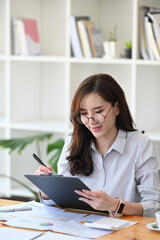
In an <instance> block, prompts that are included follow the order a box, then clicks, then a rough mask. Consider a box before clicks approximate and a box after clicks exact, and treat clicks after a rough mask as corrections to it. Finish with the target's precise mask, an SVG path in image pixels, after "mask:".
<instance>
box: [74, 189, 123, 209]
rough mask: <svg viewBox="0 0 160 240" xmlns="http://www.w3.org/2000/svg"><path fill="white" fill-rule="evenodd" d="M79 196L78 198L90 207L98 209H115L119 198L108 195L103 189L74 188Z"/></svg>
mask: <svg viewBox="0 0 160 240" xmlns="http://www.w3.org/2000/svg"><path fill="white" fill-rule="evenodd" d="M75 192H76V193H77V194H79V195H80V196H82V197H80V198H79V200H81V201H83V202H85V203H87V204H89V205H90V206H91V207H92V208H94V209H95V210H99V211H115V210H116V208H117V206H118V203H119V200H118V199H116V198H112V197H110V196H109V195H108V194H106V193H105V192H104V191H102V190H99V191H95V192H92V191H89V190H85V189H83V190H82V191H79V190H75Z"/></svg>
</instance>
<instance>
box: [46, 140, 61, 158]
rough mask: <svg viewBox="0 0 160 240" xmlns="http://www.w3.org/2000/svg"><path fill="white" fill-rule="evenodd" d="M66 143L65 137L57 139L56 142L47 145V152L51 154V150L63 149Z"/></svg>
mask: <svg viewBox="0 0 160 240" xmlns="http://www.w3.org/2000/svg"><path fill="white" fill-rule="evenodd" d="M63 145H64V140H63V139H58V140H57V141H55V142H54V143H50V144H48V147H47V154H49V153H50V152H52V151H53V150H55V149H57V150H59V151H60V150H62V148H63Z"/></svg>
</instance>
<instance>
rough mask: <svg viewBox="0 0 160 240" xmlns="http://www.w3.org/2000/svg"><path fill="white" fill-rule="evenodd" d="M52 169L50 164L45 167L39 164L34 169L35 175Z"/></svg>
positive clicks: (47, 172) (48, 172) (49, 172)
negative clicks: (36, 168)
mask: <svg viewBox="0 0 160 240" xmlns="http://www.w3.org/2000/svg"><path fill="white" fill-rule="evenodd" d="M52 172H53V171H52V166H51V165H50V166H49V167H45V166H43V165H40V166H39V168H38V170H36V171H35V174H36V175H40V174H51V173H52Z"/></svg>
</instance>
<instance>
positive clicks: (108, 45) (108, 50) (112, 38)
mask: <svg viewBox="0 0 160 240" xmlns="http://www.w3.org/2000/svg"><path fill="white" fill-rule="evenodd" d="M119 45H120V43H119V42H117V25H115V26H114V28H113V31H110V33H109V41H104V42H103V47H104V52H105V55H104V56H103V57H104V58H118V57H119Z"/></svg>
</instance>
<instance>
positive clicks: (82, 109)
mask: <svg viewBox="0 0 160 240" xmlns="http://www.w3.org/2000/svg"><path fill="white" fill-rule="evenodd" d="M102 107H103V106H97V107H94V108H92V109H93V110H96V109H99V108H102ZM80 110H81V111H87V109H85V108H80Z"/></svg>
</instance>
